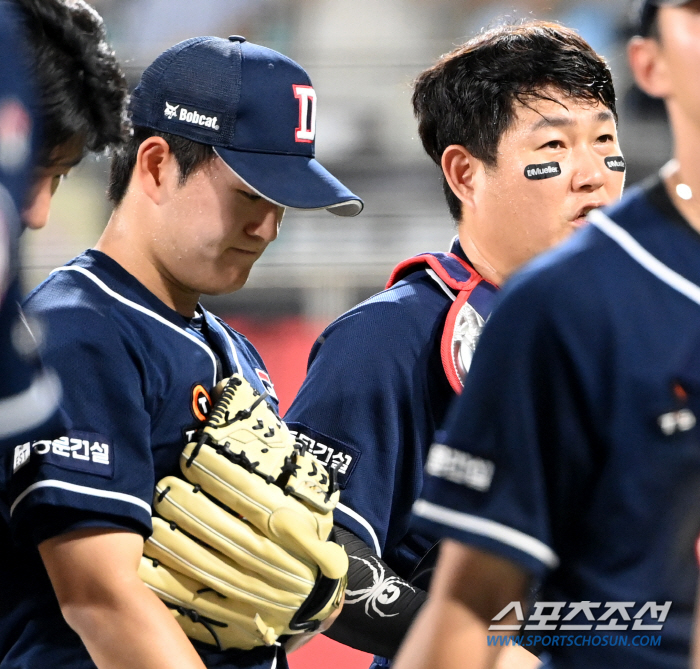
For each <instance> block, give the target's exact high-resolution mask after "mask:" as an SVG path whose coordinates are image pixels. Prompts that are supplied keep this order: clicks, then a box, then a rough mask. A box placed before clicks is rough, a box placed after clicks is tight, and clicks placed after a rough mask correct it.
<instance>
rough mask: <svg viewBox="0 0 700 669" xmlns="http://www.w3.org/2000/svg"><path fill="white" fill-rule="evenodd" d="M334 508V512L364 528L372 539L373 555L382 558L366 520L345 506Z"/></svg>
mask: <svg viewBox="0 0 700 669" xmlns="http://www.w3.org/2000/svg"><path fill="white" fill-rule="evenodd" d="M335 508H336V511H340V512H341V513H344V514H345V515H346V516H349V517H350V518H352V519H353V520H354V521H355V522H357V523H359V524H360V525H362V527H364V528H365V530H367V533H368V534H369V536H370V537H371V538H372V545H373V547H374V551H375V553H376V554H377V555H378V556H379V557H382V549H381V548H380V547H379V539H378V537H377V533H376V532H375V531H374V528H373V527H372V526H371V525H370V524H369V523H368V522H367V520H365V519H364V518H363V517H362V516H361V515H360V514H359V513H357V511H353V510H352V509H351V508H350V507H349V506H345V504H340V503H338V506H336V507H335Z"/></svg>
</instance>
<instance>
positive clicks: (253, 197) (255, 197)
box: [238, 188, 262, 202]
mask: <svg viewBox="0 0 700 669" xmlns="http://www.w3.org/2000/svg"><path fill="white" fill-rule="evenodd" d="M238 192H239V193H240V194H241V195H243V196H244V197H245V198H247V199H248V200H250V201H251V202H257V201H258V200H261V199H262V196H261V195H258V194H257V193H249V192H248V191H245V190H241V189H240V188H239V189H238Z"/></svg>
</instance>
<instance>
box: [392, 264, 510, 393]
mask: <svg viewBox="0 0 700 669" xmlns="http://www.w3.org/2000/svg"><path fill="white" fill-rule="evenodd" d="M421 269H424V270H426V271H427V273H428V275H429V276H430V277H431V278H432V279H433V280H434V281H435V282H436V283H437V284H438V285H439V286H440V287H441V288H442V290H444V291H445V293H446V294H447V295H448V296H449V297H450V299H451V300H452V301H453V304H452V306H451V307H450V310H449V312H448V313H447V318H446V319H445V328H444V330H443V334H442V341H441V345H440V355H441V358H442V364H443V367H444V369H445V374H446V375H447V379H448V380H449V382H450V386H452V389H453V390H454V391H455V392H456V393H458V394H459V393H461V392H462V388H463V387H464V379H465V378H466V375H467V372H468V371H469V367H470V365H471V361H472V356H473V354H474V349H475V348H476V343H477V341H478V340H479V336H480V335H481V331H482V329H483V327H484V323H485V322H486V319H487V318H488V317H489V314H490V313H491V310H492V309H493V306H494V303H495V299H496V294H497V292H498V287H497V286H496V285H494V284H493V283H491V282H490V281H487V280H486V279H484V278H483V277H482V276H481V275H480V274H479V273H478V272H477V271H476V270H475V269H474V268H473V267H472V266H471V265H469V263H467V262H466V261H464V260H463V259H462V258H460V257H459V256H457V255H456V254H454V253H421V254H420V255H417V256H414V257H413V258H409V259H408V260H404V261H403V262H401V263H399V264H398V265H397V266H396V268H395V269H394V271H393V272H392V274H391V277H390V278H389V281H388V282H387V284H386V287H387V288H390V287H391V286H393V285H394V284H395V283H397V282H398V281H400V280H401V279H403V278H404V277H405V276H407V275H408V274H410V273H411V272H415V271H417V270H421Z"/></svg>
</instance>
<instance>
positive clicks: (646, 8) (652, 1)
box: [637, 0, 690, 37]
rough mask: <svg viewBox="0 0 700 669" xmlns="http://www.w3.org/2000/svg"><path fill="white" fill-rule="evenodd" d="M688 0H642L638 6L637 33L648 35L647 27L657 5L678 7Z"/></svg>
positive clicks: (649, 26) (648, 27)
mask: <svg viewBox="0 0 700 669" xmlns="http://www.w3.org/2000/svg"><path fill="white" fill-rule="evenodd" d="M688 2H690V0H642V2H641V4H640V6H639V23H638V24H637V34H638V35H641V36H642V37H647V36H648V35H649V29H650V28H651V24H652V22H653V20H654V16H655V15H656V10H657V9H658V8H659V7H663V6H668V7H680V6H681V5H686V4H688Z"/></svg>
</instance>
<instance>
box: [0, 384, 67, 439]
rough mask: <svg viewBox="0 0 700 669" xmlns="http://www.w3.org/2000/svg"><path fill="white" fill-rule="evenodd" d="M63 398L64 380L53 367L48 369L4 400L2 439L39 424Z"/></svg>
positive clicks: (0, 419)
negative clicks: (19, 391) (24, 388)
mask: <svg viewBox="0 0 700 669" xmlns="http://www.w3.org/2000/svg"><path fill="white" fill-rule="evenodd" d="M60 401H61V382H60V381H59V379H58V376H57V375H56V372H54V371H52V370H44V371H43V372H42V373H41V374H40V375H38V376H35V377H34V379H32V384H31V385H30V386H29V388H27V389H26V390H23V391H22V392H21V393H17V394H16V395H13V396H12V397H8V398H6V399H4V400H0V439H6V438H8V437H11V436H12V435H13V434H20V433H22V432H26V431H27V430H31V429H32V428H35V427H39V425H41V424H42V423H43V422H44V421H46V420H48V419H49V418H50V417H51V415H52V414H53V413H54V412H55V411H56V409H57V408H58V404H59V402H60Z"/></svg>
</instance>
